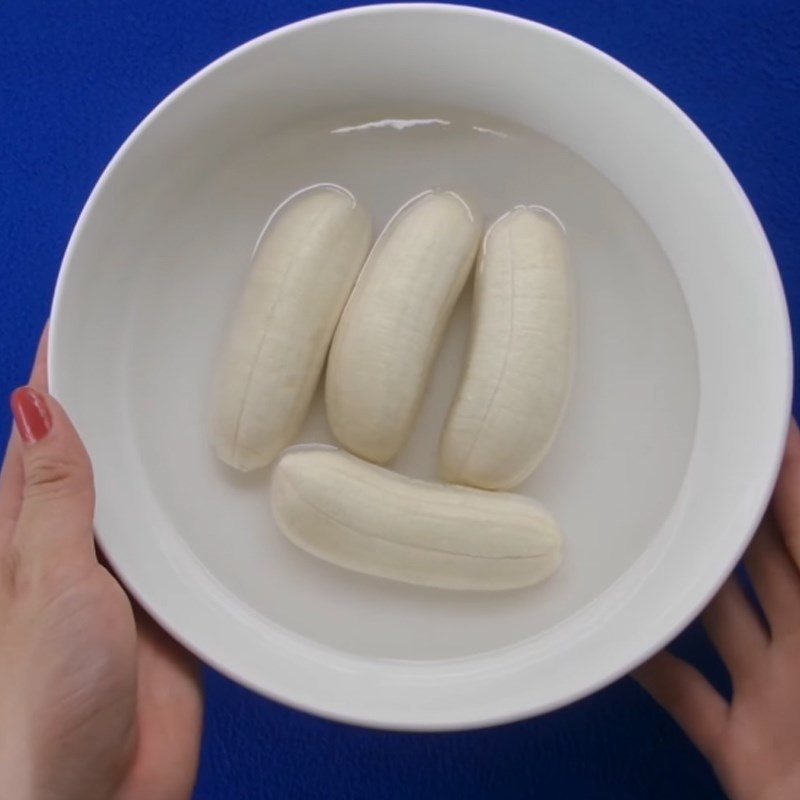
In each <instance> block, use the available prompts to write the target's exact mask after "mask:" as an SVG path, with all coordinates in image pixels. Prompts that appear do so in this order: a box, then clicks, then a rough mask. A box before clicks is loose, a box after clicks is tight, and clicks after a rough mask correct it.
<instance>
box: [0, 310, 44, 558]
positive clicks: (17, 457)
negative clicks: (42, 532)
mask: <svg viewBox="0 0 800 800" xmlns="http://www.w3.org/2000/svg"><path fill="white" fill-rule="evenodd" d="M49 329H50V323H49V322H48V323H47V324H46V325H45V326H44V330H43V331H42V335H41V336H40V337H39V346H38V348H37V350H36V357H35V359H34V361H33V369H32V370H31V378H30V382H29V385H30V386H31V387H33V388H34V389H36V390H37V391H39V392H46V391H47V342H48V335H49ZM22 481H23V473H22V453H21V442H20V439H19V434H18V433H17V431H16V428H14V427H12V429H11V435H10V436H9V439H8V445H7V446H6V455H5V458H4V460H3V467H2V469H0V547H2V546H3V544H4V541H7V540H8V538H9V535H10V533H11V531H13V527H14V523H15V522H16V519H17V515H18V514H19V508H20V505H21V503H22Z"/></svg>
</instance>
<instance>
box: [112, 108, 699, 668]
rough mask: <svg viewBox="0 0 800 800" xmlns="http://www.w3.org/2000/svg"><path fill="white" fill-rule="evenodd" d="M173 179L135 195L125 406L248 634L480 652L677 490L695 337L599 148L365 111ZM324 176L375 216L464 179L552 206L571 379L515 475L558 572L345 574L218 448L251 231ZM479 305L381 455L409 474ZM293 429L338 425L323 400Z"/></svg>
mask: <svg viewBox="0 0 800 800" xmlns="http://www.w3.org/2000/svg"><path fill="white" fill-rule="evenodd" d="M183 175H184V177H185V180H187V181H189V182H191V184H192V190H191V192H190V193H189V195H190V196H191V197H192V198H193V199H192V202H191V203H189V204H186V203H184V204H182V205H180V206H178V205H174V204H170V203H169V201H168V197H169V193H170V189H171V187H167V186H165V187H164V191H163V193H161V194H160V193H159V191H158V187H154V191H153V197H154V203H153V208H152V209H151V210H149V211H146V212H143V213H146V214H149V216H148V217H147V220H146V224H145V227H147V226H149V229H150V233H149V234H148V235H149V236H150V237H151V241H157V242H158V247H157V248H155V249H154V248H153V247H150V248H148V255H147V256H143V262H142V263H141V264H139V265H137V282H138V283H137V287H136V289H137V291H141V292H143V293H145V294H146V295H147V296H148V298H149V299H148V302H147V303H142V304H136V305H137V306H139V307H142V308H147V313H144V314H142V315H141V316H139V317H137V318H136V319H134V320H131V321H129V323H128V324H129V325H130V326H131V327H130V330H129V331H128V336H127V337H126V338H127V341H128V342H129V348H130V352H129V353H128V354H127V356H126V357H127V358H128V360H129V363H130V365H131V368H130V370H129V371H128V379H129V382H130V385H129V391H128V397H129V398H130V399H129V403H130V409H129V411H130V416H131V420H132V422H133V425H134V429H135V436H136V441H137V443H138V447H139V450H140V457H141V459H142V462H143V464H144V465H145V472H146V473H147V474H148V475H149V477H150V480H151V488H152V491H153V494H154V496H155V497H156V498H157V500H158V502H159V503H160V504H161V506H162V509H163V511H164V512H165V513H166V514H167V516H168V517H169V518H170V519H171V520H172V521H173V529H174V537H175V541H174V542H173V543H172V545H173V546H178V547H181V548H188V549H189V550H191V552H192V554H193V556H194V558H195V559H196V563H197V566H198V568H199V569H202V570H204V571H205V572H206V573H207V575H208V577H209V579H210V580H211V581H212V582H213V583H214V584H215V585H219V586H224V587H225V591H226V593H228V594H233V595H235V597H236V598H237V600H238V601H239V604H240V607H241V609H242V613H243V614H246V615H247V617H248V619H249V620H250V621H251V624H252V626H253V630H254V635H258V627H259V625H261V624H263V625H269V624H278V625H281V626H283V627H285V628H287V629H288V630H291V631H293V632H295V633H296V634H299V635H302V636H305V637H308V638H311V639H314V640H316V641H318V642H320V643H323V644H326V645H329V646H331V647H335V648H338V649H342V650H345V651H347V652H349V653H355V654H361V655H365V656H371V657H379V658H411V659H433V658H454V657H459V656H463V655H467V654H472V653H475V652H481V651H487V650H492V649H495V648H500V647H505V646H508V645H511V644H513V643H515V642H518V641H520V640H523V639H528V638H530V637H533V636H537V635H538V634H541V633H542V632H544V631H547V630H551V629H553V628H554V627H555V626H558V624H559V623H560V622H562V621H563V620H565V619H566V618H568V617H570V616H571V615H574V614H575V613H577V612H578V611H580V610H581V609H583V608H585V607H586V606H587V605H588V604H590V603H591V602H592V601H593V600H595V599H596V598H597V597H598V596H599V595H600V594H602V592H603V591H604V590H606V589H607V588H608V587H610V586H611V585H612V584H613V583H614V582H615V581H617V580H618V579H619V578H620V577H621V576H622V575H623V574H624V573H625V571H626V570H627V569H628V568H629V567H630V566H631V564H633V563H634V561H635V560H636V559H637V558H638V557H639V556H640V555H641V554H642V553H643V552H644V551H645V549H646V548H647V546H648V544H649V543H650V541H651V540H652V538H653V537H654V535H655V534H656V533H657V531H658V530H659V528H660V527H661V525H662V524H663V522H664V520H665V518H666V517H667V515H668V514H669V513H670V511H671V509H672V507H673V505H674V503H675V499H676V496H677V494H678V491H679V488H680V486H681V483H682V480H683V476H684V473H685V469H686V465H687V461H688V458H689V454H690V449H691V444H692V440H693V431H694V425H695V417H696V410H697V401H698V391H699V389H698V378H697V364H696V353H695V347H694V338H693V333H692V326H691V321H690V319H689V315H688V311H687V308H686V305H685V303H684V300H683V296H682V294H681V289H680V286H679V285H678V282H677V280H676V277H675V274H674V272H673V271H672V268H671V266H670V263H669V260H668V259H667V257H666V255H665V253H664V252H663V250H662V249H661V247H660V246H659V243H658V242H657V241H656V239H655V238H654V236H653V234H652V232H651V231H650V229H649V227H648V226H647V224H646V222H645V221H644V220H643V219H642V218H641V217H640V216H639V214H638V213H637V212H636V210H635V209H634V208H633V207H632V206H631V204H630V203H629V202H628V201H627V200H626V198H625V197H624V196H623V195H622V194H621V193H620V191H619V190H617V189H616V187H615V186H614V185H613V184H611V183H610V182H609V181H608V180H607V179H606V178H605V177H604V176H603V175H602V174H600V173H599V172H598V171H597V170H595V169H594V168H593V167H592V166H591V165H589V164H588V163H587V162H586V161H584V160H582V159H581V158H579V157H578V156H576V155H575V154H574V153H572V152H571V151H569V150H567V149H566V148H564V147H563V146H561V145H559V144H557V143H555V142H553V141H551V140H549V139H547V138H545V137H543V136H541V135H539V134H537V133H536V132H534V131H532V130H529V129H527V128H523V127H521V126H519V125H517V124H515V123H512V122H509V121H507V120H503V119H497V118H492V117H487V116H485V115H483V114H480V113H474V112H471V111H467V110H463V109H447V108H436V109H430V108H397V107H387V108H379V107H369V108H360V109H353V110H350V111H347V112H343V113H339V114H337V115H333V116H329V117H324V118H316V119H311V120H308V121H306V122H304V123H303V124H301V125H297V126H295V127H293V128H291V129H287V130H281V131H278V132H272V133H270V134H269V135H262V133H260V132H258V131H254V132H253V135H252V136H250V137H245V138H244V139H243V140H242V143H241V144H240V146H237V147H236V148H230V149H228V150H226V151H225V152H224V153H223V152H219V153H218V154H217V157H216V158H215V159H214V160H211V161H209V159H208V156H207V154H205V156H204V157H203V158H202V159H201V158H199V157H198V158H197V159H193V157H192V154H191V153H188V152H187V157H186V164H185V165H184V169H183ZM320 182H332V183H337V184H341V185H342V186H345V187H347V188H348V189H350V190H351V191H352V192H353V193H354V194H355V195H356V196H357V197H358V198H359V200H361V201H362V202H363V203H365V204H367V206H368V207H369V208H370V209H371V210H372V213H373V217H374V223H375V231H376V233H377V232H378V231H380V229H381V227H382V226H383V224H384V223H385V222H386V221H387V220H388V219H389V218H390V216H391V215H392V213H393V212H394V211H395V210H396V209H397V208H398V207H399V206H400V205H401V204H402V203H403V202H405V201H406V200H407V199H408V198H410V197H412V196H414V195H416V194H419V193H420V192H421V191H424V190H425V189H429V188H434V187H441V188H451V189H454V190H456V191H457V192H460V193H462V194H463V195H464V196H465V197H467V198H469V199H470V201H471V202H473V203H474V204H475V205H476V206H477V207H478V208H479V209H480V210H481V212H482V213H483V215H484V216H485V219H486V221H487V222H490V221H492V220H493V219H494V218H496V217H497V216H498V215H500V214H501V213H503V212H504V211H505V210H507V209H509V208H510V207H512V206H514V205H517V204H520V203H525V204H538V205H542V206H546V207H547V208H549V209H551V210H552V211H553V212H554V213H555V214H556V215H557V216H558V217H559V218H560V219H561V220H562V222H563V223H564V225H565V227H566V229H567V235H568V237H569V246H570V251H571V257H572V263H573V267H574V271H575V277H576V292H577V310H578V349H577V366H576V374H575V383H574V387H573V394H572V399H571V402H570V405H569V409H568V411H567V414H566V417H565V420H564V423H563V426H562V429H561V431H560V434H559V436H558V438H557V440H556V442H555V445H554V447H553V449H552V451H551V453H550V454H549V456H548V457H547V459H546V461H545V462H544V463H543V464H542V465H541V467H540V468H539V469H538V470H537V471H536V472H535V473H534V475H533V476H532V477H531V478H530V479H529V480H527V481H526V482H525V483H524V484H523V485H522V486H521V487H520V488H519V491H521V492H524V493H527V494H530V495H532V496H534V497H536V498H538V499H540V500H542V501H543V502H544V503H545V504H546V505H547V506H548V507H549V508H550V509H551V510H552V511H553V513H554V514H555V516H556V518H557V519H558V520H559V521H560V523H561V525H562V528H563V532H564V537H565V541H566V546H565V554H564V563H563V567H562V569H561V570H560V572H559V573H558V574H557V575H556V576H555V577H554V578H552V579H551V580H550V581H548V582H547V583H545V584H542V585H540V586H538V587H533V588H531V589H527V590H522V591H516V592H510V593H501V594H478V593H448V592H442V591H434V590H424V589H420V588H418V587H412V586H404V585H401V584H396V583H391V582H387V581H381V580H378V579H373V578H369V577H366V576H362V575H357V574H355V573H350V572H346V571H344V570H341V569H339V568H337V567H334V566H331V565H329V564H326V563H323V562H321V561H317V560H315V559H314V558H312V557H311V556H309V555H307V554H305V553H302V552H300V551H298V550H296V549H295V548H293V547H292V546H291V545H290V544H289V543H288V542H286V541H285V540H284V539H283V538H282V537H281V536H280V534H279V533H278V531H277V530H276V528H275V526H274V524H273V522H272V519H271V516H270V513H269V507H268V491H267V487H268V480H269V475H268V473H259V474H253V475H248V476H244V477H242V476H238V475H235V474H232V473H231V472H230V471H229V470H227V469H226V468H224V467H223V466H221V465H220V464H219V463H217V461H216V460H215V458H214V455H213V451H212V448H211V445H210V442H209V435H208V419H209V400H210V384H211V377H212V367H213V362H214V358H215V356H216V353H217V349H218V347H219V343H220V341H221V338H222V335H223V331H224V327H225V325H226V322H227V319H228V316H229V314H230V312H231V308H232V305H233V303H234V302H235V298H236V295H237V292H238V290H239V287H240V286H241V283H242V280H243V278H244V276H245V275H246V273H247V270H248V266H249V258H250V254H251V252H252V250H253V246H254V244H255V242H256V240H257V238H258V236H259V234H260V232H261V230H262V228H263V225H264V221H265V220H266V219H267V217H268V216H269V214H270V213H271V212H272V210H273V209H274V208H275V207H276V206H277V205H278V204H279V203H280V202H281V201H282V200H283V199H284V198H285V197H286V196H287V195H289V194H291V193H292V192H295V191H297V190H298V189H300V188H302V187H304V186H308V185H311V184H315V183H320ZM184 190H185V187H184ZM159 198H160V199H159ZM198 236H201V237H202V240H203V247H202V248H198V247H197V246H196V242H197V237H198ZM189 252H191V256H189ZM163 270H169V275H170V281H169V282H168V283H167V284H166V287H167V288H166V290H165V282H164V278H163ZM155 285H157V286H158V287H159V290H158V294H159V298H158V302H157V303H154V302H153V300H152V293H153V289H152V287H153V286H155ZM469 305H470V296H469V291H467V292H466V293H465V296H464V297H463V298H462V299H461V301H460V303H459V305H458V307H457V310H456V312H455V315H454V318H453V320H452V323H451V325H450V327H449V329H448V331H447V335H446V339H445V342H444V346H443V348H442V351H441V353H440V355H439V358H438V361H437V363H436V365H435V368H434V372H433V377H432V380H431V383H430V386H429V390H428V393H427V397H426V401H425V403H424V405H423V408H422V410H421V413H420V416H419V420H418V424H417V426H416V428H415V431H414V433H413V435H412V437H411V440H410V442H409V443H408V446H407V447H406V449H405V450H404V451H403V452H402V453H401V455H400V456H399V457H398V458H397V459H396V460H395V462H394V463H393V464H392V466H393V467H394V468H395V469H397V470H399V471H401V472H405V473H407V474H410V475H414V476H419V477H424V478H431V477H433V476H434V474H435V463H436V448H437V440H438V436H439V432H440V430H441V426H442V423H443V420H444V418H445V416H446V413H447V409H448V406H449V403H450V401H451V399H452V396H453V393H454V391H455V389H456V386H457V384H458V380H459V376H460V372H461V369H462V366H463V362H464V356H465V352H466V342H467V335H468V322H469ZM189 342H191V343H192V344H191V347H190V346H188V344H187V343H189ZM198 345H200V346H198ZM154 397H158V403H159V406H160V412H159V413H153V398H154ZM300 441H305V442H332V441H333V440H332V437H331V434H330V431H329V429H328V427H327V424H326V422H325V415H324V408H323V404H322V403H321V399H320V397H318V398H317V400H316V401H315V404H314V407H313V410H312V413H311V415H310V417H309V419H308V421H307V423H306V426H305V428H304V430H303V432H302V435H301V437H300ZM187 457H188V458H190V459H191V460H192V461H193V462H194V463H195V464H196V465H197V469H196V474H195V475H193V478H192V481H191V482H187V481H185V480H184V478H183V474H182V470H181V467H180V464H181V463H182V462H185V461H186V459H187ZM199 497H202V498H203V502H202V503H200V502H198V498H199Z"/></svg>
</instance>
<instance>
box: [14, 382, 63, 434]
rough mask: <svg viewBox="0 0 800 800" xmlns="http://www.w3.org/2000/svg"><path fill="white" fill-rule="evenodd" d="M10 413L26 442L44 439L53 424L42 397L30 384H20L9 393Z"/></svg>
mask: <svg viewBox="0 0 800 800" xmlns="http://www.w3.org/2000/svg"><path fill="white" fill-rule="evenodd" d="M11 413H12V414H13V415H14V422H15V423H16V424H17V430H18V431H19V435H20V437H22V441H23V442H25V443H26V444H30V443H31V442H38V441H39V440H40V439H44V437H45V436H47V434H48V432H49V431H50V428H51V427H52V425H53V420H52V418H51V417H50V411H49V410H48V408H47V404H46V403H45V401H44V398H43V397H42V396H41V395H40V394H39V392H37V391H36V390H35V389H31V387H30V386H20V387H19V389H14V391H13V392H12V393H11Z"/></svg>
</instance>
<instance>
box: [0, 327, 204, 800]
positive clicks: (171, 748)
mask: <svg viewBox="0 0 800 800" xmlns="http://www.w3.org/2000/svg"><path fill="white" fill-rule="evenodd" d="M45 342H46V335H45V336H43V337H42V343H40V346H39V353H38V354H37V359H36V364H35V366H34V370H33V374H32V376H31V383H30V387H27V388H22V389H18V390H17V391H16V392H15V393H14V394H13V395H12V410H13V412H14V417H15V422H16V426H15V431H14V432H13V433H12V436H11V440H10V442H9V445H8V450H7V453H6V458H5V462H4V464H3V469H2V473H1V474H0V676H1V677H2V679H1V680H0V798H2V800H44V799H45V798H46V799H47V800H73V798H74V799H75V800H95V798H96V799H97V800H109V798H114V799H115V800H179V798H180V799H181V800H182V799H183V798H187V797H189V795H190V794H191V790H192V786H193V785H194V780H195V774H196V770H197V760H198V750H199V744H200V728H201V721H202V691H201V687H200V682H199V676H198V671H197V666H196V664H195V662H194V660H193V659H192V658H191V657H190V656H189V655H188V654H187V653H186V652H184V651H183V650H182V649H181V648H180V647H178V645H176V644H175V643H174V642H172V641H171V640H170V639H169V638H168V637H167V636H166V635H165V634H164V633H163V632H162V631H161V630H160V629H159V628H158V627H157V626H156V625H155V623H153V622H152V620H150V619H149V618H148V617H147V616H146V615H145V614H144V613H143V612H141V611H140V610H139V609H136V608H134V607H132V605H131V601H130V600H129V599H128V597H127V595H126V594H125V592H124V591H123V589H122V587H121V586H120V585H119V583H117V581H116V580H115V578H114V577H113V576H112V574H111V573H110V572H109V571H108V570H106V569H105V568H104V567H103V566H102V565H101V564H100V563H99V562H98V560H97V556H96V553H95V549H94V542H93V537H92V517H93V513H94V487H93V481H92V471H91V464H90V463H89V459H88V456H87V454H86V451H85V450H84V448H83V445H82V444H81V441H80V439H79V437H78V434H77V433H76V432H75V429H74V428H73V427H72V424H71V423H70V421H69V419H68V418H67V415H66V414H65V413H64V410H63V409H62V408H61V406H60V405H59V404H58V403H57V402H56V401H55V400H54V399H53V398H51V397H49V396H48V395H47V394H46V389H47V387H46V367H45V351H46V344H45Z"/></svg>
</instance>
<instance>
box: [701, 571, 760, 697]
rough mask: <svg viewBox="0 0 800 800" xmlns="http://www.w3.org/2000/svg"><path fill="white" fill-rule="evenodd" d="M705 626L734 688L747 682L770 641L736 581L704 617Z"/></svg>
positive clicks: (725, 588)
mask: <svg viewBox="0 0 800 800" xmlns="http://www.w3.org/2000/svg"><path fill="white" fill-rule="evenodd" d="M703 624H704V626H705V629H706V632H707V633H708V636H709V638H710V639H711V641H712V643H713V644H714V647H716V648H717V650H718V652H719V654H720V656H721V658H722V660H723V661H724V662H725V666H727V668H728V672H730V675H731V679H732V680H733V683H734V686H735V685H736V684H737V683H740V682H741V681H743V680H745V679H746V678H747V677H748V676H749V675H750V673H751V672H752V670H753V668H754V667H755V666H756V665H757V664H758V663H759V660H760V657H761V655H763V654H764V653H765V652H766V649H767V645H768V644H769V639H768V636H767V632H766V630H765V629H764V626H763V624H762V623H761V620H760V619H759V618H758V615H757V614H756V610H755V609H754V608H753V606H752V605H751V604H750V601H749V600H748V599H747V597H745V594H744V592H743V591H742V587H741V586H740V585H739V582H738V581H737V580H736V578H735V577H730V578H728V580H727V581H726V582H725V585H724V586H723V587H722V589H720V591H719V593H718V594H717V596H716V597H715V598H714V599H713V600H712V601H711V603H710V604H709V606H708V608H707V609H706V611H705V613H704V614H703Z"/></svg>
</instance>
